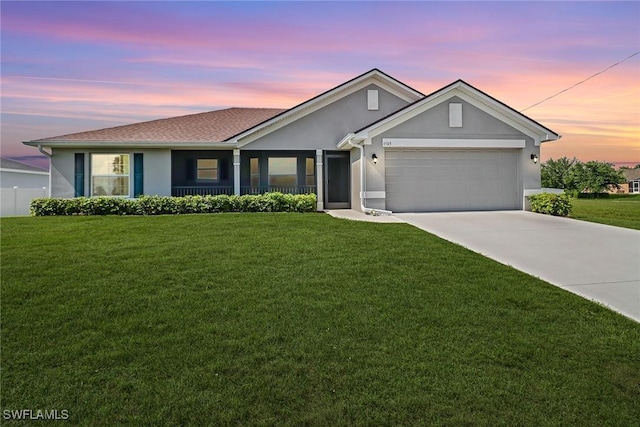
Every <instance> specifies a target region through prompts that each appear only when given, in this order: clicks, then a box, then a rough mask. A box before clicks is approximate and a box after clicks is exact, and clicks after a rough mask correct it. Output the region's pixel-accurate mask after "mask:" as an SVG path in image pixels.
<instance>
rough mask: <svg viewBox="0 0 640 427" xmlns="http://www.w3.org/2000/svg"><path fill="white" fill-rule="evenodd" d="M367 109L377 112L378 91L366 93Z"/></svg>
mask: <svg viewBox="0 0 640 427" xmlns="http://www.w3.org/2000/svg"><path fill="white" fill-rule="evenodd" d="M367 109H368V110H369V111H377V110H378V91H377V90H368V91H367Z"/></svg>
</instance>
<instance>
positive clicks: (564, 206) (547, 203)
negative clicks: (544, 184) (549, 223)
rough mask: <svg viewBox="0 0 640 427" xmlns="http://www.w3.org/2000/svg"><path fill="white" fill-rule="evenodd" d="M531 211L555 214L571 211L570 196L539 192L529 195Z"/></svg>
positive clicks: (561, 214) (562, 214)
mask: <svg viewBox="0 0 640 427" xmlns="http://www.w3.org/2000/svg"><path fill="white" fill-rule="evenodd" d="M529 201H530V202H531V211H532V212H537V213H543V214H547V215H555V216H567V215H569V214H570V213H571V198H570V197H569V195H567V194H554V193H540V194H534V195H533V196H530V197H529Z"/></svg>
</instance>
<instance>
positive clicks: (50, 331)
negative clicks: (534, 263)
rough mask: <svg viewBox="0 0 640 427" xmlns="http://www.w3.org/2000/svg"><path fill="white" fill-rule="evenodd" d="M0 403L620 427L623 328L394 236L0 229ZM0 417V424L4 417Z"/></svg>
mask: <svg viewBox="0 0 640 427" xmlns="http://www.w3.org/2000/svg"><path fill="white" fill-rule="evenodd" d="M1 268H2V270H1V273H2V289H1V291H2V330H1V344H2V354H1V356H2V371H1V378H0V379H1V384H0V386H1V389H0V390H1V392H2V408H1V409H2V410H3V414H4V410H12V409H23V408H30V409H33V410H36V409H58V410H63V409H66V410H68V413H69V420H70V421H71V423H72V424H73V425H109V426H111V425H268V426H271V425H318V426H329V425H330V426H335V425H372V426H382V425H393V426H395V425H452V426H458V425H580V426H587V425H593V426H602V425H620V426H623V425H624V426H630V425H637V423H638V420H640V405H639V404H638V402H640V324H638V323H635V322H633V321H631V320H629V319H627V318H625V317H623V316H621V315H618V314H616V313H614V312H611V311H609V310H607V309H605V308H603V307H601V306H599V305H596V304H594V303H591V302H588V301H586V300H584V299H581V298H579V297H577V296H575V295H572V294H570V293H567V292H565V291H562V290H560V289H558V288H556V287H554V286H551V285H549V284H547V283H545V282H542V281H540V280H538V279H535V278H533V277H530V276H528V275H526V274H524V273H520V272H518V271H516V270H514V269H512V268H510V267H507V266H504V265H501V264H498V263H497V262H494V261H491V260H489V259H487V258H484V257H482V256H480V255H477V254H475V253H473V252H470V251H468V250H466V249H464V248H462V247H460V246H456V245H453V244H450V243H448V242H446V241H444V240H441V239H439V238H437V237H434V236H432V235H429V234H427V233H424V232H422V231H420V230H418V229H416V228H413V227H411V226H409V225H406V224H370V223H360V222H350V221H345V220H338V219H334V218H331V217H329V216H327V215H322V214H219V215H185V216H175V217H174V216H158V217H62V218H61V217H45V218H11V219H3V220H2V267H1ZM3 421H4V420H3Z"/></svg>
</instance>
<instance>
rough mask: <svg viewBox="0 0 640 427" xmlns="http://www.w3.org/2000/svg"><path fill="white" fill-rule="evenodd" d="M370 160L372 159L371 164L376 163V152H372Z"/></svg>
mask: <svg viewBox="0 0 640 427" xmlns="http://www.w3.org/2000/svg"><path fill="white" fill-rule="evenodd" d="M371 160H373V164H376V163H378V156H376V153H373V154H372V155H371Z"/></svg>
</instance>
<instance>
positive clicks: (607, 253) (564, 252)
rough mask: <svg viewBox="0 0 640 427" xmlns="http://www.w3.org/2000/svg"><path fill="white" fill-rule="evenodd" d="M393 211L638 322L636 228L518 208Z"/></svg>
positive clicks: (639, 275) (639, 296) (639, 265)
mask: <svg viewBox="0 0 640 427" xmlns="http://www.w3.org/2000/svg"><path fill="white" fill-rule="evenodd" d="M394 216H395V217H396V218H399V219H401V220H403V221H405V222H408V223H409V224H412V225H414V226H416V227H418V228H421V229H423V230H425V231H428V232H429V233H433V234H435V235H437V236H439V237H442V238H443V239H446V240H449V241H451V242H454V243H457V244H460V245H462V246H465V247H467V248H469V249H470V250H472V251H474V252H478V253H480V254H482V255H485V256H487V257H489V258H493V259H495V260H497V261H499V262H501V263H503V264H506V265H510V266H512V267H514V268H516V269H518V270H521V271H524V272H526V273H529V274H531V275H533V276H537V277H539V278H541V279H543V280H545V281H547V282H549V283H552V284H554V285H557V286H559V287H561V288H563V289H566V290H568V291H570V292H573V293H575V294H578V295H580V296H582V297H585V298H588V299H591V300H594V301H597V302H600V303H602V304H604V305H606V306H608V307H610V308H611V309H613V310H615V311H617V312H619V313H622V314H624V315H625V316H627V317H630V318H632V319H634V320H636V321H638V322H640V231H637V230H630V229H626V228H620V227H612V226H608V225H602V224H595V223H590V222H584V221H577V220H573V219H569V218H558V217H552V216H547V215H541V214H534V213H531V212H522V211H504V212H455V213H407V214H394Z"/></svg>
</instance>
